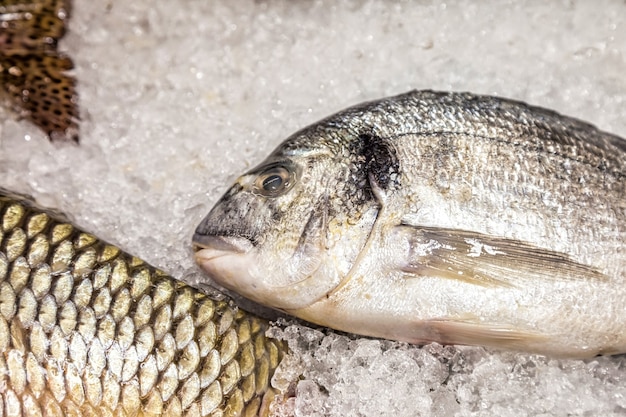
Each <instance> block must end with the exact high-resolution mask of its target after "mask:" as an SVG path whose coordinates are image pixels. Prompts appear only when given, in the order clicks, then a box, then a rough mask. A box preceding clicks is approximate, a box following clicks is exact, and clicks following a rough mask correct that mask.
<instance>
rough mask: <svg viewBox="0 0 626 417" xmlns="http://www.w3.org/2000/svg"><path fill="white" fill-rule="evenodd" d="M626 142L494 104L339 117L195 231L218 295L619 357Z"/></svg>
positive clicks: (312, 317) (244, 180)
mask: <svg viewBox="0 0 626 417" xmlns="http://www.w3.org/2000/svg"><path fill="white" fill-rule="evenodd" d="M625 167H626V142H625V141H624V140H623V139H621V138H618V137H616V136H613V135H610V134H607V133H604V132H601V131H599V130H598V129H596V128H595V127H593V126H591V125H589V124H587V123H584V122H581V121H578V120H575V119H571V118H568V117H564V116H561V115H559V114H557V113H555V112H552V111H549V110H545V109H541V108H537V107H532V106H528V105H526V104H524V103H520V102H515V101H511V100H506V99H499V98H495V97H487V96H476V95H472V94H464V93H463V94H459V93H436V92H431V91H414V92H410V93H407V94H403V95H400V96H396V97H391V98H387V99H383V100H379V101H375V102H370V103H365V104H362V105H359V106H355V107H352V108H349V109H347V110H344V111H342V112H339V113H337V114H335V115H333V116H330V117H329V118H327V119H325V120H322V121H320V122H319V123H316V124H314V125H312V126H310V127H308V128H306V129H304V130H302V131H300V132H298V133H296V134H294V135H292V136H291V137H289V138H288V139H287V140H286V141H284V142H283V143H282V144H281V145H279V146H278V148H276V149H275V150H274V151H273V152H272V153H271V154H270V155H269V156H268V157H267V159H265V160H264V161H263V162H261V163H260V164H259V165H257V166H256V167H255V168H253V169H251V170H249V171H248V172H246V173H245V174H243V175H242V176H241V177H239V178H238V179H237V181H236V182H235V184H234V185H232V186H231V187H230V189H228V190H227V191H226V193H225V194H224V196H223V197H222V198H221V199H220V200H219V201H218V203H217V204H216V205H215V207H214V208H213V209H212V210H211V211H210V213H209V214H208V215H207V217H206V218H205V219H204V220H203V221H202V223H201V224H200V225H199V226H198V228H197V229H196V232H195V234H194V238H193V241H194V244H195V246H196V249H197V252H196V260H197V262H198V263H199V265H200V266H201V267H202V268H203V269H204V270H205V271H206V272H208V274H209V275H210V277H212V278H213V280H214V281H215V282H217V283H218V284H219V285H221V286H222V287H225V288H227V289H229V290H232V291H233V292H235V293H237V294H239V295H241V296H243V297H245V298H247V299H249V300H252V301H254V302H256V303H258V304H261V305H263V306H265V307H271V308H274V309H277V310H281V311H284V312H286V313H288V314H291V315H294V316H297V317H299V318H301V319H304V320H307V321H310V322H314V323H316V324H320V325H324V326H328V327H331V328H334V329H338V330H343V331H347V332H352V333H358V334H362V335H368V336H375V337H383V338H388V339H395V340H403V341H408V342H412V343H424V342H429V341H436V342H439V343H446V344H473V345H483V346H496V347H503V348H508V349H515V350H525V351H533V352H542V353H551V354H559V355H562V356H593V355H594V354H597V353H616V352H626V332H624V328H626V315H625V314H624V307H623V306H624V303H626V286H625V285H623V284H624V279H625V274H626V252H625V251H624V250H623V248H624V247H625V246H624V245H625V244H626V223H625V221H626V181H625V178H626V171H625Z"/></svg>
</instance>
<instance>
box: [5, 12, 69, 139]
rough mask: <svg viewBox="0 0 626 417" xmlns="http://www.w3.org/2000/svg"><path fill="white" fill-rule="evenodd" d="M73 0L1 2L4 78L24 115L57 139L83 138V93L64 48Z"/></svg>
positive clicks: (12, 100)
mask: <svg viewBox="0 0 626 417" xmlns="http://www.w3.org/2000/svg"><path fill="white" fill-rule="evenodd" d="M70 8H71V3H70V0H7V1H3V2H2V3H1V4H0V84H1V85H2V88H3V89H4V90H5V91H6V93H7V94H8V97H9V100H10V101H11V103H12V105H13V107H14V108H15V109H16V110H17V112H18V113H19V115H20V117H23V118H26V119H28V120H30V121H31V122H33V123H34V124H35V125H37V126H38V127H39V128H41V129H42V130H43V131H44V132H46V134H47V135H48V136H49V137H50V139H51V140H73V141H75V142H78V121H79V111H78V104H77V103H78V95H77V93H76V81H75V79H74V77H72V76H71V75H70V73H69V71H70V70H72V68H73V67H74V65H73V63H72V60H71V59H70V58H69V57H67V56H64V55H63V54H61V53H59V52H58V50H57V42H58V40H59V39H60V38H61V37H62V36H63V35H64V33H65V24H66V22H67V20H68V18H69V12H70Z"/></svg>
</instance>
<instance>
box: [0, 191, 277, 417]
mask: <svg viewBox="0 0 626 417" xmlns="http://www.w3.org/2000/svg"><path fill="white" fill-rule="evenodd" d="M266 328H267V323H266V322H265V321H263V320H261V319H258V318H256V317H254V316H252V315H249V314H247V313H245V312H243V311H241V310H238V309H236V308H234V307H233V306H231V305H230V303H229V302H228V301H216V300H213V299H211V298H210V297H209V296H207V295H205V294H203V293H200V292H199V291H197V290H195V289H193V288H191V287H188V286H186V285H184V284H183V283H181V282H179V281H176V280H174V279H173V278H171V277H169V276H168V275H166V274H165V273H163V272H162V271H159V270H157V269H155V268H153V267H151V266H149V265H146V264H145V263H144V262H143V261H141V260H139V259H137V258H135V257H132V256H129V255H127V254H126V253H124V252H122V251H121V250H120V249H118V248H116V247H114V246H112V245H108V244H106V243H103V242H101V241H99V240H97V239H96V238H95V237H94V236H92V235H90V234H88V233H84V232H82V231H80V230H78V229H77V228H75V227H74V226H72V225H71V224H70V223H69V222H66V221H65V220H63V219H60V218H59V216H56V215H54V214H50V213H48V212H43V211H41V210H39V209H38V208H36V206H35V205H34V204H32V203H31V202H29V201H27V200H25V199H23V198H22V197H17V196H15V195H13V194H11V193H9V192H6V191H3V190H2V189H0V352H1V353H0V416H7V417H8V416H99V417H104V416H115V417H118V416H138V415H142V416H160V415H171V416H176V415H186V416H206V415H209V416H235V415H237V416H239V415H241V416H253V415H265V414H266V413H267V412H268V406H269V403H270V402H271V399H272V398H273V396H274V395H275V393H274V390H273V389H272V388H271V387H270V386H269V380H270V378H271V376H272V374H273V372H274V370H275V368H276V367H277V365H278V363H279V361H280V359H281V358H282V355H283V353H284V349H285V348H284V346H283V344H282V343H281V342H278V341H276V340H272V339H268V338H266V337H265V335H264V334H265V329H266Z"/></svg>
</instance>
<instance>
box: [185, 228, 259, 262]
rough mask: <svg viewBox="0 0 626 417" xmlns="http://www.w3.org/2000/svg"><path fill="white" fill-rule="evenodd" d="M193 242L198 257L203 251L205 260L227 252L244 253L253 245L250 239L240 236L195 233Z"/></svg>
mask: <svg viewBox="0 0 626 417" xmlns="http://www.w3.org/2000/svg"><path fill="white" fill-rule="evenodd" d="M192 242H193V246H194V250H195V251H196V257H200V253H202V254H203V256H202V258H203V259H204V260H210V259H213V258H217V257H219V256H222V255H227V254H228V255H232V254H237V253H239V254H243V253H246V252H248V251H249V250H250V249H252V247H253V244H252V242H251V241H250V240H249V239H246V238H245V237H240V236H215V235H203V234H199V233H194V235H193V239H192Z"/></svg>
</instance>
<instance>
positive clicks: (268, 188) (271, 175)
mask: <svg viewBox="0 0 626 417" xmlns="http://www.w3.org/2000/svg"><path fill="white" fill-rule="evenodd" d="M293 183H294V175H293V171H292V170H290V169H289V168H288V167H286V166H284V165H272V166H270V167H268V168H266V169H265V170H264V171H263V172H261V173H260V174H259V175H258V177H257V178H256V181H255V183H254V188H255V191H256V192H257V193H258V194H261V195H264V196H266V197H278V196H279V195H281V194H283V193H284V192H285V191H287V190H289V189H290V188H291V186H292V185H293Z"/></svg>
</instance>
